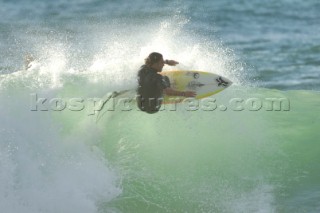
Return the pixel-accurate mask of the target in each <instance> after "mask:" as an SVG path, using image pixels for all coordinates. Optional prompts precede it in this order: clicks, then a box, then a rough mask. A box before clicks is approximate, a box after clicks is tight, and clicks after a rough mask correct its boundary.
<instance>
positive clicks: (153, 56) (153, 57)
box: [144, 52, 163, 66]
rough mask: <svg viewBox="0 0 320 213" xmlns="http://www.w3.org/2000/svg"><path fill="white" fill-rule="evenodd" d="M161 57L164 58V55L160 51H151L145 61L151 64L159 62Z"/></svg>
mask: <svg viewBox="0 0 320 213" xmlns="http://www.w3.org/2000/svg"><path fill="white" fill-rule="evenodd" d="M161 59H163V56H162V55H161V54H160V53H157V52H153V53H150V54H149V56H148V57H147V58H146V59H144V62H145V64H146V65H148V66H151V65H153V64H155V63H157V62H159V61H160V60H161Z"/></svg>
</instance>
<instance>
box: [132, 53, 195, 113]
mask: <svg viewBox="0 0 320 213" xmlns="http://www.w3.org/2000/svg"><path fill="white" fill-rule="evenodd" d="M165 64H167V65H169V66H175V65H177V64H179V62H177V61H175V60H163V56H162V55H161V54H160V53H157V52H153V53H150V54H149V56H148V57H147V58H146V59H145V64H144V65H142V66H141V68H140V70H139V72H138V83H139V85H138V89H137V104H138V107H139V109H140V110H141V111H144V112H147V113H150V114H151V113H156V112H158V111H159V110H160V107H161V104H162V98H163V93H165V94H166V95H169V96H184V97H195V96H196V93H195V92H193V91H186V92H181V91H176V90H174V89H172V88H170V81H169V78H168V77H167V76H162V75H160V74H159V72H161V71H162V68H163V66H164V65H165Z"/></svg>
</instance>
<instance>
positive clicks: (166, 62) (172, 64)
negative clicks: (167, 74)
mask: <svg viewBox="0 0 320 213" xmlns="http://www.w3.org/2000/svg"><path fill="white" fill-rule="evenodd" d="M165 64H168V65H170V66H176V65H177V64H179V62H177V61H175V60H165Z"/></svg>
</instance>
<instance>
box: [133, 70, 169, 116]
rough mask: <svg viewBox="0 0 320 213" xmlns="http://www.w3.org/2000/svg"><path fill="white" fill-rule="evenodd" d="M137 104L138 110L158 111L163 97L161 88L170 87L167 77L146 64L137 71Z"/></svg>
mask: <svg viewBox="0 0 320 213" xmlns="http://www.w3.org/2000/svg"><path fill="white" fill-rule="evenodd" d="M138 83H139V86H138V89H137V94H138V96H137V104H138V107H139V109H140V110H142V111H144V112H147V113H155V112H158V111H159V109H160V107H161V104H162V98H163V90H164V89H165V88H167V87H170V81H169V78H168V77H166V76H162V75H160V74H158V73H157V71H156V70H155V69H153V68H151V67H148V66H146V65H143V66H141V68H140V70H139V72H138Z"/></svg>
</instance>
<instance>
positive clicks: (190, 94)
mask: <svg viewBox="0 0 320 213" xmlns="http://www.w3.org/2000/svg"><path fill="white" fill-rule="evenodd" d="M164 93H165V94H166V95H169V96H183V97H195V96H196V95H197V94H196V93H195V92H193V91H185V92H182V91H177V90H174V89H172V88H170V87H168V88H166V89H164Z"/></svg>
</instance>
